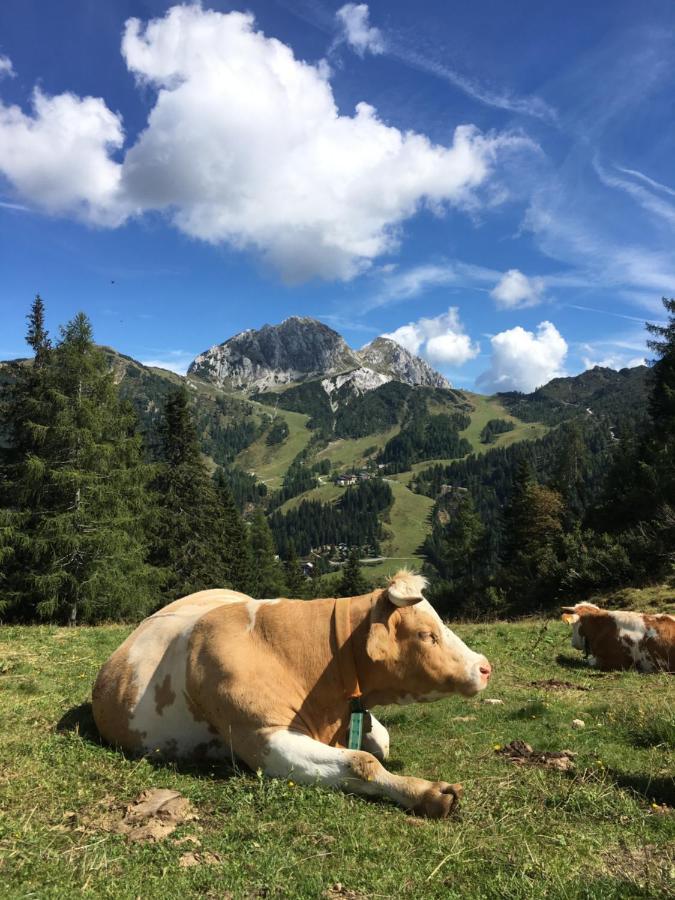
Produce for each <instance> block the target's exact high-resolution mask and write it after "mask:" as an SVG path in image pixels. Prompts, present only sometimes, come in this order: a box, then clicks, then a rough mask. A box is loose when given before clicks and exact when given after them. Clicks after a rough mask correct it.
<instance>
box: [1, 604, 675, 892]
mask: <svg viewBox="0 0 675 900" xmlns="http://www.w3.org/2000/svg"><path fill="white" fill-rule="evenodd" d="M456 630H457V632H458V633H459V634H460V635H461V636H462V637H464V638H465V639H466V640H467V641H468V642H469V643H470V645H471V646H472V647H473V648H474V649H476V650H481V651H485V652H486V653H487V654H488V655H489V656H490V659H491V660H492V662H493V664H494V666H495V676H494V681H493V684H492V686H491V687H490V689H489V696H491V697H497V698H500V699H502V700H503V701H504V703H503V705H502V706H488V705H486V704H482V703H480V702H478V701H476V700H469V701H467V700H463V699H461V698H459V697H457V698H452V699H449V700H445V701H442V702H438V703H433V704H426V705H413V706H409V707H389V708H384V709H381V710H380V711H379V712H378V716H379V718H380V719H381V720H382V721H383V722H384V723H385V724H386V725H387V727H388V728H389V731H390V734H391V738H392V754H393V759H392V760H391V762H390V763H389V766H390V768H391V769H392V770H394V771H397V772H403V773H410V774H416V775H423V776H425V777H429V778H443V779H446V780H449V781H455V780H457V781H461V782H462V783H463V784H464V789H465V799H464V803H463V807H462V810H461V813H460V817H459V818H455V819H450V820H446V821H440V822H439V821H424V820H419V819H415V818H413V817H410V816H408V815H406V814H405V813H404V812H403V811H401V810H399V809H397V808H395V807H393V806H391V805H389V804H387V803H384V802H367V801H365V800H362V799H358V798H355V797H350V796H346V795H343V794H339V793H336V792H332V791H329V790H324V789H321V788H318V787H298V786H295V785H292V784H290V783H288V782H286V781H272V780H268V779H265V778H259V777H257V776H256V775H255V774H253V773H248V772H244V771H235V772H232V771H230V770H229V769H228V768H227V767H225V766H221V767H204V768H190V767H178V768H176V767H174V766H170V765H163V764H161V763H160V762H151V761H149V760H147V759H142V760H135V759H129V758H126V757H125V756H124V755H122V754H120V753H117V752H115V751H114V750H112V749H110V748H107V747H104V746H101V745H100V744H99V743H98V741H97V739H96V737H95V734H94V732H93V731H92V727H91V721H90V718H89V715H88V711H87V709H86V707H85V708H82V709H80V710H79V711H76V712H75V713H73V708H77V707H78V706H79V705H80V704H84V703H86V702H87V701H88V700H89V696H90V688H91V683H92V680H93V678H94V676H95V673H96V670H97V668H98V666H99V665H100V663H101V662H102V661H103V660H104V659H105V657H106V656H107V655H108V653H109V652H110V651H111V650H112V649H114V648H115V647H116V646H117V645H118V644H119V642H120V641H121V640H122V639H123V637H124V636H125V635H126V634H127V632H128V631H129V629H128V628H127V627H122V626H111V627H102V628H96V629H89V628H78V629H71V630H66V629H59V628H53V627H39V628H38V627H33V628H30V627H28V628H13V627H4V628H2V629H0V659H1V660H2V666H1V667H0V672H1V673H2V674H0V717H1V720H2V727H1V728H0V784H1V786H2V812H1V813H0V881H2V896H3V897H4V898H8V900H10V898H19V897H22V898H23V897H29V896H31V897H39V898H41V900H42V898H65V897H74V896H80V895H85V896H92V897H111V898H129V900H132V898H135V897H143V898H144V900H152V898H162V900H170V898H193V897H194V898H200V897H212V898H219V900H223V898H228V897H236V898H245V897H249V898H250V897H263V896H265V897H277V898H294V897H303V898H305V897H306V898H319V897H322V896H324V892H326V891H327V889H329V888H330V887H331V886H332V885H335V884H336V882H340V883H341V884H342V885H343V889H342V890H343V894H342V895H341V896H345V897H352V898H363V897H373V898H374V897H378V898H399V897H401V898H410V897H414V898H417V897H419V898H422V897H424V898H451V900H452V898H522V900H525V898H533V900H535V898H536V900H539V898H541V897H547V898H560V900H563V898H577V897H585V898H598V900H600V898H602V900H608V898H624V897H659V896H662V897H664V896H666V895H667V892H668V889H669V882H668V878H669V874H672V866H673V856H672V851H673V848H674V847H675V814H674V813H673V811H672V806H673V805H674V804H675V785H674V783H673V778H672V774H673V756H672V752H671V751H670V750H669V746H670V747H672V742H673V739H674V736H675V721H674V716H675V713H674V710H675V687H674V682H673V678H672V676H670V677H669V676H667V675H663V676H643V675H637V674H632V673H611V674H604V673H594V672H589V671H587V670H585V669H584V668H580V667H579V663H578V659H577V655H576V654H573V653H572V652H571V651H570V649H569V630H568V628H567V627H566V626H563V625H562V624H561V623H558V622H551V623H550V624H549V625H548V627H547V628H546V629H544V628H542V623H541V622H539V621H536V620H535V621H527V622H522V623H518V624H504V623H495V624H491V625H473V626H469V625H462V626H457V628H456ZM559 654H562V656H561V657H560V662H556V657H557V656H558V655H559ZM561 663H563V664H564V665H563V664H561ZM551 677H554V678H558V679H564V680H566V681H570V682H574V683H575V684H579V685H581V686H584V687H588V688H589V690H588V691H587V692H581V691H577V690H566V691H559V692H547V691H545V690H542V689H541V688H537V687H535V686H533V685H532V684H531V682H532V681H534V680H541V679H547V678H551ZM64 715H67V717H68V718H67V724H66V729H65V730H62V731H58V730H57V729H56V724H57V722H58V721H59V719H60V718H61V717H62V716H64ZM466 716H469V717H471V718H470V719H468V720H466V721H462V720H461V719H458V718H457V717H466ZM577 717H578V718H581V719H583V720H584V721H585V723H586V727H585V728H584V729H583V730H573V729H572V728H571V724H570V723H571V721H572V719H574V718H577ZM75 723H77V726H76V725H75ZM515 738H520V739H523V740H526V741H528V742H529V743H530V744H532V745H533V746H534V747H535V748H537V749H562V748H565V749H570V750H573V751H575V752H576V753H577V754H578V756H577V760H576V761H577V766H576V773H575V774H573V775H570V774H566V773H560V772H555V771H550V770H544V769H539V768H530V767H517V766H514V765H513V764H511V763H509V762H507V761H505V760H504V759H502V758H501V757H499V756H498V755H497V754H496V753H495V750H494V748H495V746H496V745H503V744H505V743H506V742H508V741H511V740H513V739H515ZM152 786H155V787H167V788H175V789H177V790H180V791H182V792H183V793H184V794H185V795H186V796H187V797H188V798H189V799H190V800H191V801H192V802H193V804H194V805H195V807H196V808H197V811H198V814H199V821H198V822H194V823H190V824H187V825H183V826H181V827H180V828H179V830H178V831H177V832H176V833H175V835H174V836H172V837H171V838H169V839H167V840H165V841H163V842H161V843H158V844H148V845H136V844H131V843H128V842H127V841H126V840H125V839H124V838H122V837H120V836H116V835H113V834H110V833H108V832H106V831H104V830H102V828H101V826H100V825H99V824H98V821H99V820H100V818H101V817H102V816H103V815H104V814H105V813H106V812H107V811H109V810H110V808H111V806H114V805H115V804H121V805H122V806H123V805H124V804H126V803H128V802H130V801H131V800H133V799H134V798H135V797H136V796H137V795H138V794H139V793H140V792H141V791H142V790H144V789H145V788H148V787H152ZM664 803H665V804H668V807H670V808H671V809H670V813H669V814H664V809H663V807H661V806H660V804H664ZM652 804H657V806H658V808H655V807H654V806H653V805H652ZM665 812H666V813H667V809H666V810H665ZM186 835H194V836H196V837H197V838H198V840H199V841H200V842H201V849H202V851H212V852H215V853H218V854H219V855H220V857H221V862H220V863H219V864H217V865H206V864H205V865H201V866H197V867H195V868H190V869H183V868H180V867H179V865H178V860H179V859H180V857H181V856H182V855H183V854H184V853H185V852H186V851H190V850H193V849H195V848H194V845H191V844H182V845H177V844H176V842H175V841H176V840H179V839H180V838H181V837H184V836H186ZM670 886H671V887H672V883H671V885H670ZM351 892H354V893H351ZM328 896H334V897H335V896H340V894H337V893H333V894H328Z"/></svg>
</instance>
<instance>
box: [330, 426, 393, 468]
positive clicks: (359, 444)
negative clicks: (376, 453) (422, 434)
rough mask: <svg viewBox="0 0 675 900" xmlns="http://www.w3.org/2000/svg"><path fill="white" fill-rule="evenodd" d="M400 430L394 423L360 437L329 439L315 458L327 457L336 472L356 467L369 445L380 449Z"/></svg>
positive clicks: (361, 462) (362, 459)
mask: <svg viewBox="0 0 675 900" xmlns="http://www.w3.org/2000/svg"><path fill="white" fill-rule="evenodd" d="M400 430H401V429H400V427H399V426H398V425H396V426H395V427H394V428H390V429H389V430H387V431H382V432H380V433H379V434H368V435H366V437H362V438H349V439H347V438H339V439H338V440H336V441H331V442H330V443H329V444H328V446H327V447H326V448H325V449H323V450H321V451H320V452H319V453H317V456H316V458H317V459H318V460H321V459H329V460H330V461H331V465H332V467H333V469H334V470H335V471H338V472H339V471H342V470H343V469H352V468H356V469H358V468H360V467H361V465H362V464H363V463H364V461H365V457H364V451H365V450H368V449H370V448H371V447H377V449H378V450H381V449H382V448H383V447H384V445H385V444H386V443H387V441H389V440H391V438H393V437H394V435H396V434H398V433H399V431H400Z"/></svg>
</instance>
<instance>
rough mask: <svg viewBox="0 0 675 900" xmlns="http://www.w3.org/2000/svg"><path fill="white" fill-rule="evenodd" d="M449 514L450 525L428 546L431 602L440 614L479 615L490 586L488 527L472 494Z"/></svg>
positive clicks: (436, 535) (465, 497)
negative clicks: (487, 545) (477, 613)
mask: <svg viewBox="0 0 675 900" xmlns="http://www.w3.org/2000/svg"><path fill="white" fill-rule="evenodd" d="M447 512H448V515H449V519H448V522H447V524H446V525H445V526H443V527H442V528H440V529H439V528H437V529H436V531H435V533H434V534H433V535H432V536H431V537H430V538H429V539H428V540H427V541H426V542H425V553H426V556H427V564H426V566H425V574H427V575H428V576H429V578H430V580H431V586H430V590H429V599H430V600H431V601H432V603H433V604H434V606H435V607H436V609H438V610H439V611H440V612H454V613H457V612H462V613H473V612H477V611H479V609H480V608H481V606H482V605H483V603H484V600H485V588H486V586H487V582H488V571H487V559H486V556H487V554H486V551H485V540H486V530H485V526H484V525H483V522H482V521H481V518H480V516H479V515H478V513H477V512H476V508H475V506H474V502H473V499H472V497H471V495H470V494H468V493H467V494H464V495H462V496H461V498H460V499H459V501H458V502H457V503H456V504H453V505H452V506H451V508H450V509H449V510H448V511H447Z"/></svg>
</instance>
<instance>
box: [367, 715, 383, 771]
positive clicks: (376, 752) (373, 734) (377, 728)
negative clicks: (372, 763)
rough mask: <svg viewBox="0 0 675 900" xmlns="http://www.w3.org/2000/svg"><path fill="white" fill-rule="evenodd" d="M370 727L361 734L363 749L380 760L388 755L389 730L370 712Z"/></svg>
mask: <svg viewBox="0 0 675 900" xmlns="http://www.w3.org/2000/svg"><path fill="white" fill-rule="evenodd" d="M370 720H371V729H370V731H369V732H368V734H364V735H363V749H364V750H367V751H368V753H372V754H373V756H374V757H375V758H376V759H379V761H380V762H384V761H385V759H387V758H388V756H389V732H388V731H387V729H386V728H385V727H384V725H383V724H382V723H381V722H378V721H377V719H376V718H375V716H374V715H373V714H372V713H370Z"/></svg>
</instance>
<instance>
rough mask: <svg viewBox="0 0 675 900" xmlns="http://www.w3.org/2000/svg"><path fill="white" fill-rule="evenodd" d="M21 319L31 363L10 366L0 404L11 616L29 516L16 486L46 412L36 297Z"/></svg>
mask: <svg viewBox="0 0 675 900" xmlns="http://www.w3.org/2000/svg"><path fill="white" fill-rule="evenodd" d="M26 319H27V322H28V330H27V333H26V343H27V344H28V345H29V346H30V347H31V348H32V350H33V353H34V356H33V359H32V360H17V361H15V362H12V363H10V364H9V366H8V370H9V372H8V374H9V380H8V385H7V389H6V391H5V392H4V394H3V396H2V401H1V402H0V439H4V440H0V612H3V613H10V614H11V610H12V608H14V607H16V609H15V612H16V611H17V609H18V606H19V605H20V604H21V592H20V587H19V585H18V584H17V579H18V578H19V575H20V572H21V563H20V561H19V555H18V551H19V548H20V545H21V543H22V542H25V540H26V525H27V523H28V521H29V519H30V516H31V513H30V508H29V507H27V506H26V505H25V504H23V503H21V504H20V503H19V484H20V482H21V479H22V475H23V469H24V467H25V461H26V459H27V457H28V455H29V454H31V453H33V452H34V451H35V450H36V449H37V448H39V446H40V442H41V438H42V436H43V434H44V431H43V427H44V425H45V424H46V419H45V417H46V415H47V410H48V406H47V405H46V404H45V403H44V400H45V391H46V376H47V373H46V371H45V369H46V365H47V363H48V362H49V359H50V352H51V349H52V344H51V340H50V338H49V334H48V332H47V329H46V326H45V307H44V302H43V300H42V298H41V297H40V295H39V294H37V295H36V297H35V299H34V300H33V304H32V306H31V311H30V313H29V314H28V316H26ZM3 443H5V444H6V446H2V445H3Z"/></svg>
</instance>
